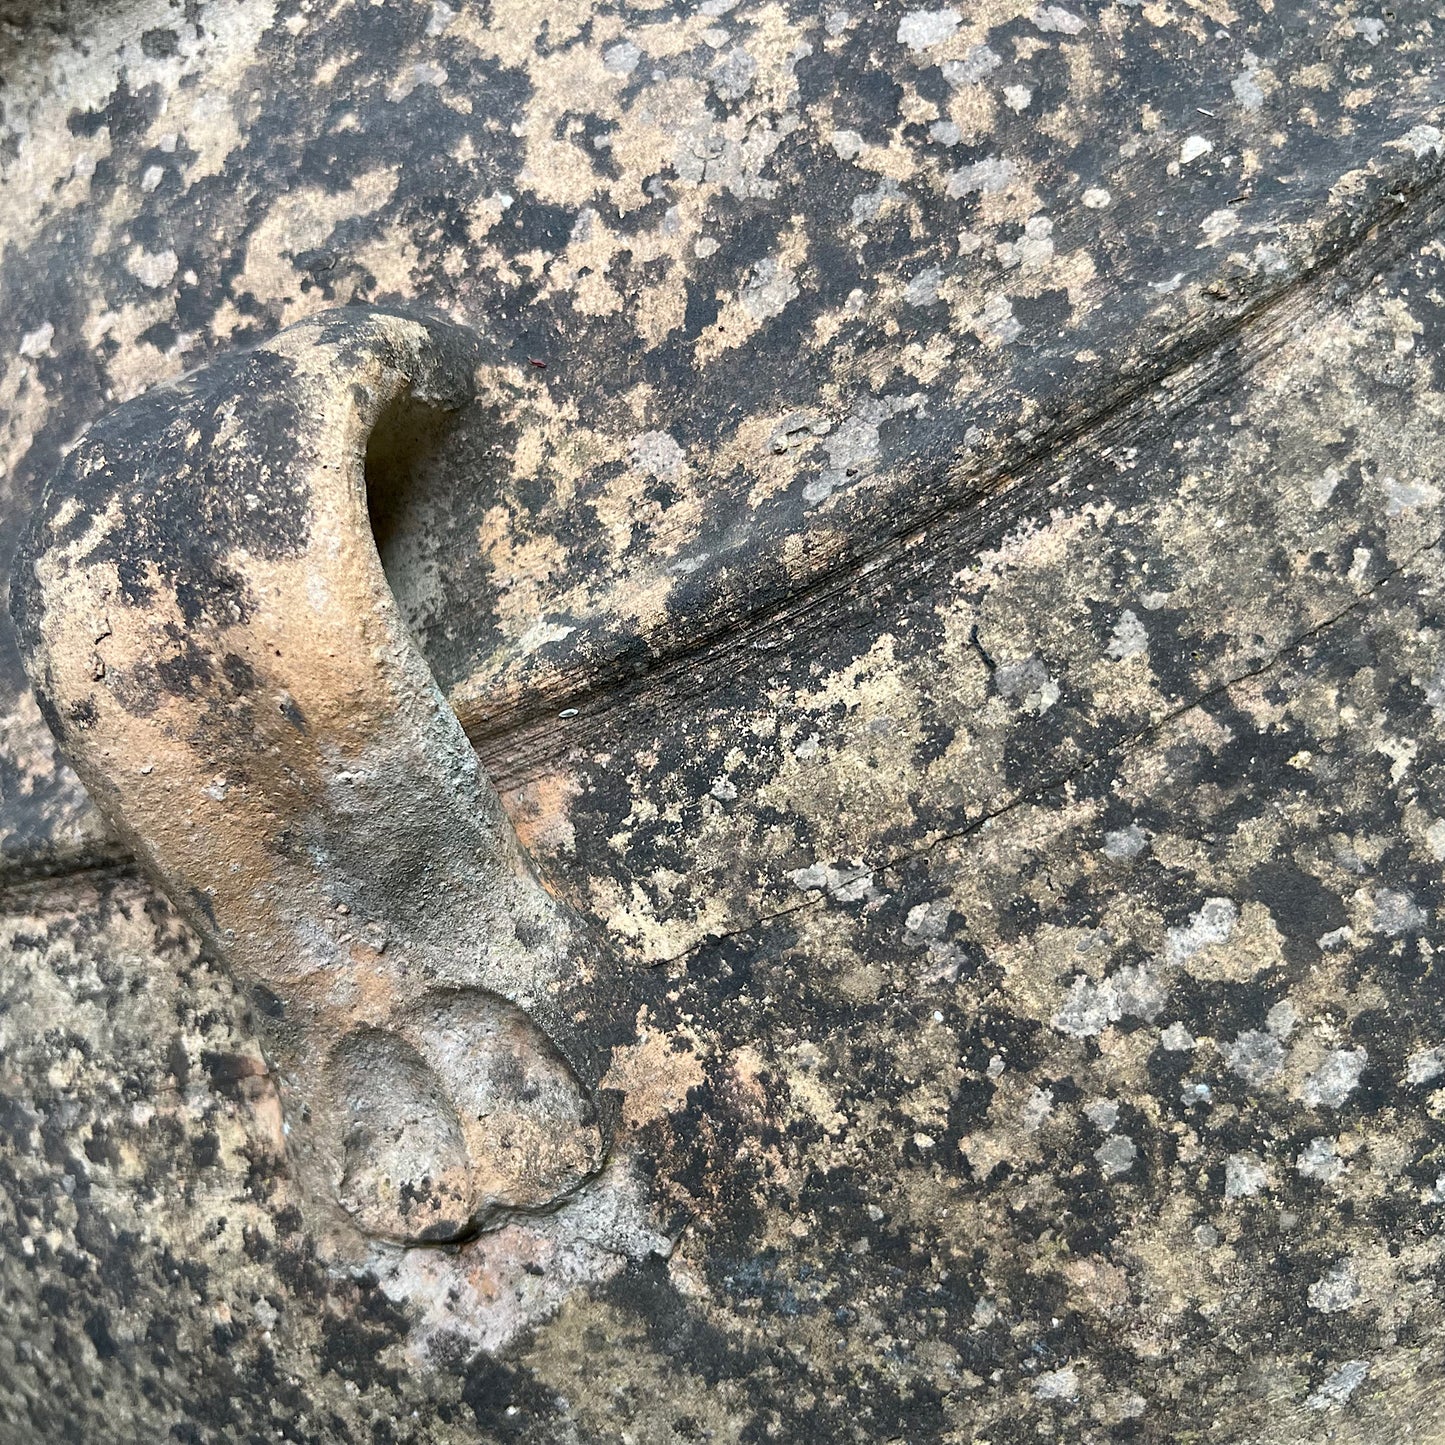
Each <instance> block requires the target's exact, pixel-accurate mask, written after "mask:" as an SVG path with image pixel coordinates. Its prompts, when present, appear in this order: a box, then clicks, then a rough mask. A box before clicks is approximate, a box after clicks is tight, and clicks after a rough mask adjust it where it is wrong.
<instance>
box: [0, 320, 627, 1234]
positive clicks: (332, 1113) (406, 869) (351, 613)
mask: <svg viewBox="0 0 1445 1445" xmlns="http://www.w3.org/2000/svg"><path fill="white" fill-rule="evenodd" d="M475 358H476V349H475V338H474V337H473V336H472V335H471V333H468V332H466V331H463V330H461V329H459V328H457V327H454V326H450V325H446V324H443V323H440V322H437V321H433V320H427V319H419V318H416V317H412V316H408V315H402V314H394V313H390V312H382V311H367V310H361V309H345V310H341V311H333V312H329V313H326V314H324V315H321V316H317V317H314V318H312V319H310V320H307V321H304V322H301V323H300V324H299V325H296V326H293V327H291V328H289V329H288V330H286V331H283V332H282V333H280V334H279V335H278V336H276V337H275V338H274V339H273V340H271V341H269V342H267V343H266V344H264V345H262V346H259V347H257V348H256V349H255V350H252V351H247V352H243V353H238V354H235V355H231V356H228V357H225V358H223V359H221V360H218V361H216V362H214V363H213V364H211V365H209V366H207V367H205V368H204V369H202V370H200V371H198V372H196V373H194V374H193V375H191V376H188V377H186V378H184V379H182V380H181V381H179V382H177V383H176V384H175V385H172V386H165V387H160V388H157V389H156V390H154V391H151V392H149V393H147V394H146V395H144V396H141V397H138V398H137V399H135V400H134V401H130V402H127V403H126V404H125V405H123V406H121V407H120V408H119V409H118V410H116V411H114V412H112V413H111V414H110V415H109V416H107V417H105V418H104V419H102V420H101V421H99V422H98V423H97V424H96V425H95V426H94V427H92V428H91V430H90V431H89V432H88V433H87V434H86V436H85V437H84V438H83V440H82V441H81V442H80V443H79V445H78V446H77V447H76V448H75V449H74V451H72V452H71V453H70V455H69V457H68V458H67V459H66V461H65V463H64V465H63V466H62V468H61V470H60V472H59V474H58V475H57V476H56V477H55V478H54V480H53V482H52V484H51V485H50V487H49V489H48V490H47V492H46V495H45V498H44V501H43V504H42V506H41V509H40V513H39V515H38V517H37V518H36V520H35V522H34V523H33V524H32V526H31V529H30V531H29V533H28V535H27V537H26V540H25V541H24V543H23V544H22V548H21V553H20V557H19V560H18V562H17V566H16V572H15V582H14V585H13V589H12V596H11V610H12V613H13V615H14V617H15V621H16V623H17V625H18V628H19V632H20V637H21V641H22V646H23V649H24V651H25V655H26V663H27V667H28V670H29V672H30V676H31V679H32V681H33V682H34V684H35V689H36V692H37V695H38V697H39V699H40V703H41V707H42V709H43V710H44V713H45V716H46V718H47V720H48V721H49V723H50V726H51V727H52V728H53V729H54V731H55V734H56V736H57V737H58V738H59V740H60V742H61V744H62V746H63V748H64V749H65V751H66V753H67V755H68V756H69V758H70V760H71V761H72V762H73V763H74V765H75V768H76V770H77V771H78V772H79V774H80V776H81V778H82V779H83V780H84V782H85V784H86V786H87V787H88V788H89V789H90V791H91V793H92V795H93V796H94V798H95V799H96V801H97V803H98V804H99V805H100V806H101V808H102V809H103V810H104V811H105V813H106V815H107V816H108V817H109V818H110V820H111V822H112V823H113V824H114V825H115V826H116V827H117V828H118V829H119V830H120V831H121V833H122V834H123V835H125V836H126V838H127V839H128V840H129V842H130V843H131V845H132V846H133V847H134V849H135V851H136V854H137V856H138V857H139V858H141V859H142V861H143V862H144V863H145V864H146V865H148V866H149V868H150V869H151V871H152V872H153V873H154V875H155V877H156V878H157V879H158V881H159V882H160V884H161V885H162V887H163V888H164V889H165V890H166V892H167V893H168V894H169V895H170V897H171V898H172V899H173V900H174V902H175V903H176V905H177V906H178V907H179V908H180V909H181V911H182V912H183V913H184V914H185V915H186V916H187V917H188V918H189V919H190V921H191V922H192V923H193V924H194V925H195V926H196V927H197V928H198V929H200V930H201V932H202V933H203V934H204V935H205V937H206V938H207V939H208V940H209V941H210V943H211V945H212V946H213V947H214V948H215V949H216V950H217V951H218V953H219V954H220V955H221V956H222V957H223V958H224V959H225V960H226V961H227V962H228V963H229V964H230V966H231V967H232V968H233V969H234V970H235V972H236V973H237V974H239V975H241V976H242V977H243V978H244V979H245V980H247V981H248V982H249V983H250V985H251V986H252V994H253V998H254V999H255V1000H256V1002H257V1004H258V1009H257V1013H258V1020H259V1022H260V1024H261V1025H262V1028H263V1039H264V1043H265V1045H266V1048H267V1053H268V1057H269V1060H270V1063H271V1065H272V1068H273V1069H274V1070H275V1071H276V1072H277V1073H278V1074H279V1076H280V1080H281V1085H282V1097H283V1101H284V1104H285V1107H286V1118H287V1125H288V1131H289V1147H290V1149H291V1152H292V1155H293V1158H294V1162H295V1167H296V1168H297V1170H298V1171H299V1173H300V1174H301V1176H302V1178H303V1180H304V1182H305V1184H306V1186H307V1187H308V1190H309V1193H310V1195H311V1196H312V1197H313V1198H315V1199H317V1200H320V1201H323V1202H324V1203H325V1204H326V1205H328V1206H329V1207H331V1208H332V1212H333V1213H335V1212H336V1210H335V1207H336V1206H339V1209H340V1211H341V1212H342V1214H343V1215H344V1216H345V1217H349V1219H350V1220H351V1221H353V1222H354V1224H355V1225H356V1226H359V1227H360V1228H361V1229H363V1230H365V1231H366V1232H368V1233H370V1234H373V1235H377V1236H382V1237H385V1238H390V1239H394V1240H397V1241H399V1242H417V1241H437V1240H453V1239H458V1238H462V1237H465V1236H466V1235H467V1234H469V1233H471V1232H474V1231H475V1230H477V1229H478V1228H481V1227H484V1226H486V1225H487V1224H488V1223H489V1222H492V1221H494V1220H496V1219H498V1218H500V1217H503V1216H505V1214H506V1213H507V1212H508V1211H511V1210H518V1209H537V1208H541V1207H545V1206H547V1205H548V1204H549V1203H550V1202H551V1201H553V1200H555V1199H556V1198H558V1197H559V1196H560V1195H562V1194H564V1193H566V1192H567V1191H569V1190H570V1189H572V1188H574V1187H575V1186H576V1185H577V1184H578V1183H579V1182H580V1181H581V1180H583V1179H584V1178H586V1177H587V1176H588V1175H589V1174H590V1173H592V1172H594V1171H595V1170H596V1169H597V1168H598V1167H599V1166H600V1164H601V1161H602V1156H603V1153H604V1150H605V1137H604V1135H605V1129H604V1126H603V1124H602V1122H601V1121H600V1120H599V1115H598V1110H597V1108H596V1105H595V1100H594V1096H593V1090H594V1089H595V1086H596V1083H597V1080H598V1078H599V1077H600V1067H601V1065H600V1061H599V1060H598V1058H597V1057H596V1056H595V1054H596V1049H595V1046H594V1044H593V1043H592V1042H591V1040H590V1037H589V1032H588V1029H587V1026H586V1020H585V1018H584V1019H580V1020H579V1018H578V1014H579V1008H578V1005H577V1000H578V998H579V997H582V996H585V991H586V987H587V984H588V981H589V979H590V978H591V977H592V976H593V975H594V974H595V973H596V971H597V970H598V968H599V967H600V965H601V958H600V955H599V949H598V945H597V944H596V942H595V940H593V939H591V938H590V937H589V936H588V934H587V933H586V931H585V930H584V929H583V928H582V926H581V925H580V923H579V921H578V920H577V918H576V917H575V916H573V915H572V914H571V912H570V911H569V910H568V909H567V908H565V907H564V906H563V905H561V904H560V903H559V902H558V901H557V900H556V899H554V898H553V897H552V896H551V895H550V894H549V893H548V892H547V891H546V890H545V889H544V888H543V887H542V885H541V884H540V882H539V881H538V878H537V875H536V873H535V871H534V870H533V868H532V866H531V864H530V862H529V860H528V859H527V858H526V857H525V855H524V854H523V852H522V849H521V848H520V846H519V844H518V842H517V839H516V836H515V834H514V832H513V830H512V827H511V824H510V822H509V821H508V819H507V816H506V814H505V813H504V812H503V810H502V808H501V805H500V803H499V801H498V799H497V795H496V792H495V791H494V789H493V788H492V786H491V784H490V783H489V782H488V780H487V779H486V778H485V777H484V776H483V774H482V772H481V770H480V768H479V766H478V762H477V758H476V755H475V753H474V752H473V751H472V748H471V746H470V745H469V743H468V742H467V739H466V736H465V734H464V733H463V732H462V729H461V727H460V725H459V724H458V722H457V719H456V717H455V715H454V714H453V713H452V710H451V708H450V707H449V706H448V705H447V702H446V699H445V698H444V697H443V695H442V693H441V691H440V690H439V689H438V687H437V685H436V683H435V681H434V680H433V678H432V675H431V672H430V670H429V668H428V667H427V664H426V661H425V659H424V658H423V657H422V655H421V654H420V652H419V651H418V649H417V647H416V645H415V644H414V642H413V641H412V639H411V637H410V635H409V634H408V632H407V629H406V627H405V625H404V624H403V622H402V619H401V617H400V615H399V613H398V610H397V606H396V603H395V600H394V599H393V597H392V594H391V589H390V587H389V586H388V584H387V580H386V576H385V574H384V573H383V571H382V566H381V561H380V558H379V557H378V555H377V549H376V545H375V542H374V540H373V537H372V532H371V528H370V524H369V520H368V512H367V488H366V470H367V458H368V454H369V453H370V455H371V457H372V459H373V461H375V460H376V459H378V458H379V457H382V456H383V455H384V454H388V453H389V454H391V456H392V458H393V459H395V458H396V457H398V456H401V457H404V455H405V453H406V451H407V449H408V448H411V447H415V446H420V445H427V444H431V443H432V442H434V441H435V439H436V438H437V437H438V436H439V435H440V434H441V433H443V432H444V431H445V429H446V427H447V425H448V421H449V418H450V417H452V416H453V415H454V414H455V413H456V412H457V411H458V410H459V409H461V408H463V407H465V406H467V405H468V403H469V402H471V400H472V399H473V374H474V367H475Z"/></svg>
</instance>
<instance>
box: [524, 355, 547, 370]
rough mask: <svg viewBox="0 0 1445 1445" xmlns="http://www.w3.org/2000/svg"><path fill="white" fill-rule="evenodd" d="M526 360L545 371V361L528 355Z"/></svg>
mask: <svg viewBox="0 0 1445 1445" xmlns="http://www.w3.org/2000/svg"><path fill="white" fill-rule="evenodd" d="M527 360H528V361H530V362H531V363H532V365H533V366H535V367H538V368H539V369H540V370H542V371H546V369H547V363H546V362H545V361H538V360H537V358H536V357H535V356H529V357H528V358H527Z"/></svg>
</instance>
